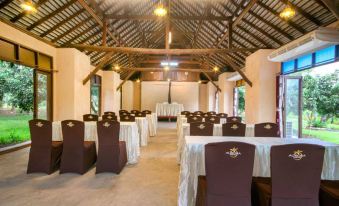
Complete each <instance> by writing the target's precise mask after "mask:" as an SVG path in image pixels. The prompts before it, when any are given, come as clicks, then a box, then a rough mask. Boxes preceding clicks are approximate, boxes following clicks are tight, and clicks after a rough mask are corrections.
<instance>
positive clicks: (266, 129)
mask: <svg viewBox="0 0 339 206" xmlns="http://www.w3.org/2000/svg"><path fill="white" fill-rule="evenodd" d="M213 128H214V124H213V123H210V122H193V123H190V135H191V136H213ZM279 133H280V132H279V127H278V125H277V124H275V123H271V122H265V123H259V124H255V125H254V136H255V137H280V135H279ZM222 135H223V136H233V137H234V136H237V137H244V136H245V135H246V124H243V123H240V122H234V123H225V124H223V125H222Z"/></svg>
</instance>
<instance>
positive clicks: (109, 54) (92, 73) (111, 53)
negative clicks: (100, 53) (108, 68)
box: [82, 52, 114, 85]
mask: <svg viewBox="0 0 339 206" xmlns="http://www.w3.org/2000/svg"><path fill="white" fill-rule="evenodd" d="M113 54H114V53H113V52H109V53H107V54H106V55H105V56H104V58H103V59H102V60H101V62H100V63H99V64H98V65H97V66H96V67H95V68H94V69H93V71H91V72H90V73H89V74H88V75H87V77H85V79H84V80H83V81H82V84H83V85H85V84H86V83H87V82H88V81H89V80H90V79H91V78H92V76H94V75H95V74H96V73H97V72H98V71H99V70H100V69H102V68H103V67H104V66H105V65H106V64H107V62H109V60H110V59H111V58H112V56H113Z"/></svg>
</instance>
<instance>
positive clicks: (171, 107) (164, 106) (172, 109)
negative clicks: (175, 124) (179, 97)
mask: <svg viewBox="0 0 339 206" xmlns="http://www.w3.org/2000/svg"><path fill="white" fill-rule="evenodd" d="M155 110H156V114H157V116H174V117H175V116H177V115H178V114H180V113H181V112H182V111H184V105H183V104H176V103H172V104H168V103H157V104H156V107H155Z"/></svg>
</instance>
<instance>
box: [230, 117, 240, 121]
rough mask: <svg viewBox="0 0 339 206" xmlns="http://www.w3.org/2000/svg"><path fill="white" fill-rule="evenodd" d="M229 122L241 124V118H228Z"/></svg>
mask: <svg viewBox="0 0 339 206" xmlns="http://www.w3.org/2000/svg"><path fill="white" fill-rule="evenodd" d="M226 121H227V122H241V117H227V119H226Z"/></svg>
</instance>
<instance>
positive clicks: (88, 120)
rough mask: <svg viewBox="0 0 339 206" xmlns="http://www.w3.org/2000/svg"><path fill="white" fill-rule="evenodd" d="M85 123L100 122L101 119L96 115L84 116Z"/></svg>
mask: <svg viewBox="0 0 339 206" xmlns="http://www.w3.org/2000/svg"><path fill="white" fill-rule="evenodd" d="M82 118H83V121H84V122H91V121H98V119H99V117H98V115H96V114H85V115H83V117H82Z"/></svg>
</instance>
